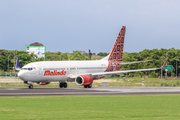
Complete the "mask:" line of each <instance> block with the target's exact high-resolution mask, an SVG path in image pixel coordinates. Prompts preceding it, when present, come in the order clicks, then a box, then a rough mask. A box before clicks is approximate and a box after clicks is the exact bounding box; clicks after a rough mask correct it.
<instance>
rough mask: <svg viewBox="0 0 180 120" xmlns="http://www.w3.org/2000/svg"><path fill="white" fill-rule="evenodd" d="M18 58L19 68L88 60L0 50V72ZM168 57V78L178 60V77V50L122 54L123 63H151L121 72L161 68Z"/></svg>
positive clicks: (76, 53) (85, 55)
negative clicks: (49, 62) (171, 68)
mask: <svg viewBox="0 0 180 120" xmlns="http://www.w3.org/2000/svg"><path fill="white" fill-rule="evenodd" d="M108 54H109V53H103V52H100V53H98V54H97V55H96V54H95V53H93V54H92V57H91V58H92V60H99V59H102V58H103V57H105V56H107V55H108ZM18 56H19V58H20V59H19V65H20V67H22V66H24V65H26V64H28V63H31V62H36V61H65V60H89V57H88V53H86V52H84V51H73V53H62V52H46V53H45V59H42V58H41V59H35V57H36V55H34V54H28V52H26V51H18V50H15V51H13V50H4V49H2V50H0V70H1V71H8V70H9V71H13V69H14V67H15V64H16V59H17V57H18ZM167 56H170V59H169V61H168V65H173V72H168V75H169V76H175V74H176V60H178V70H177V71H178V75H179V72H180V71H179V57H180V49H174V48H171V49H153V50H149V49H145V50H143V51H140V52H134V53H126V52H124V53H123V62H133V61H143V60H152V59H156V61H152V62H144V63H136V64H130V65H125V66H123V68H122V69H121V70H130V69H131V70H132V69H145V68H159V67H161V66H162V64H163V63H164V61H165V60H166V57H167ZM160 73H161V71H160V70H156V71H151V72H149V71H147V72H136V73H129V75H130V76H144V75H151V76H152V77H157V76H159V75H160Z"/></svg>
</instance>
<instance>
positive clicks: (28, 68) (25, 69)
mask: <svg viewBox="0 0 180 120" xmlns="http://www.w3.org/2000/svg"><path fill="white" fill-rule="evenodd" d="M32 69H33V68H21V70H32Z"/></svg>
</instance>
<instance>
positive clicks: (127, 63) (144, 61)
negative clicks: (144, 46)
mask: <svg viewBox="0 0 180 120" xmlns="http://www.w3.org/2000/svg"><path fill="white" fill-rule="evenodd" d="M155 60H156V59H154V60H144V61H136V62H127V63H119V65H128V64H134V63H142V62H149V61H155Z"/></svg>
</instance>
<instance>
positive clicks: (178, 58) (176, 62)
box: [176, 57, 180, 78]
mask: <svg viewBox="0 0 180 120" xmlns="http://www.w3.org/2000/svg"><path fill="white" fill-rule="evenodd" d="M179 58H180V57H178V58H177V59H176V78H177V69H178V66H177V60H178V59H179Z"/></svg>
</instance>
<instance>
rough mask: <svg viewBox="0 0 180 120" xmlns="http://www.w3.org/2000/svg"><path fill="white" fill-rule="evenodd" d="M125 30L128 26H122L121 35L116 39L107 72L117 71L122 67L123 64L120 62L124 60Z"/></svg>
mask: <svg viewBox="0 0 180 120" xmlns="http://www.w3.org/2000/svg"><path fill="white" fill-rule="evenodd" d="M125 31H126V26H122V28H121V30H120V32H119V35H118V37H117V39H116V42H115V44H114V47H113V49H112V51H111V53H110V55H109V59H108V62H109V64H108V68H107V69H106V71H105V72H109V71H116V70H119V69H121V68H122V66H120V65H118V64H119V63H120V62H122V57H123V48H124V37H125Z"/></svg>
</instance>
